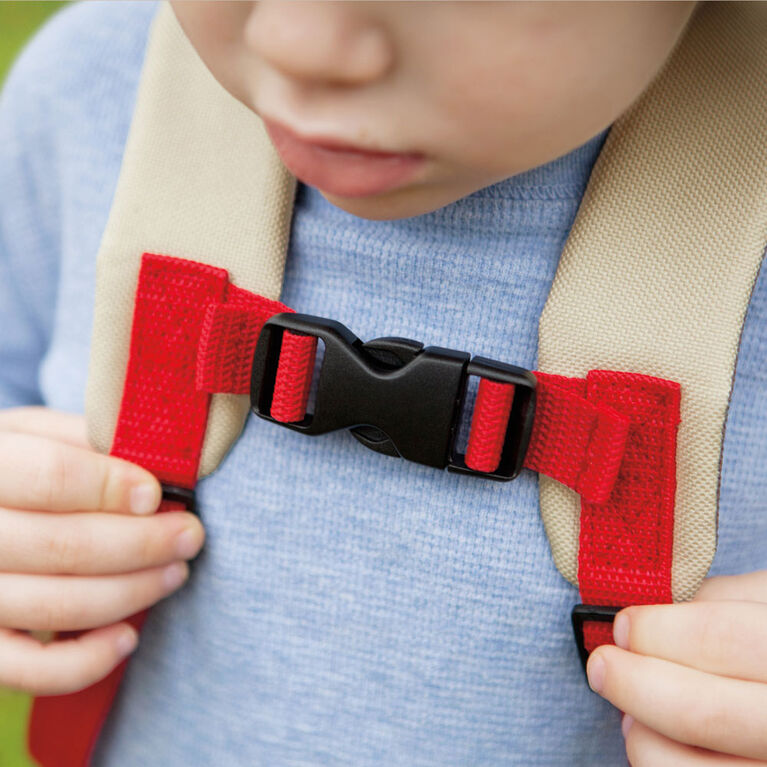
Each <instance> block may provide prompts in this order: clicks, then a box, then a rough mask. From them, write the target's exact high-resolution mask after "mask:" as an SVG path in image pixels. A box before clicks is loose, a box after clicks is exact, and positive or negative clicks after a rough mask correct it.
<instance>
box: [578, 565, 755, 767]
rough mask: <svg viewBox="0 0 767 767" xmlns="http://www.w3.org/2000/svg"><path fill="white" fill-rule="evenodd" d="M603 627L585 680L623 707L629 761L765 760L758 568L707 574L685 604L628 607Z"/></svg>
mask: <svg viewBox="0 0 767 767" xmlns="http://www.w3.org/2000/svg"><path fill="white" fill-rule="evenodd" d="M613 633H614V638H615V642H616V644H617V645H618V647H611V646H605V647H600V648H598V649H596V650H595V651H594V652H593V653H592V655H591V657H590V658H589V663H588V673H589V682H590V684H591V686H592V688H594V689H595V690H596V691H597V692H600V693H601V694H602V695H603V696H604V697H605V698H607V700H609V701H610V702H611V703H612V704H613V705H615V706H617V707H618V708H620V709H621V710H622V711H625V712H626V715H625V717H624V720H623V731H624V735H625V736H626V752H627V754H628V757H629V761H630V762H631V764H632V765H633V767H643V766H644V765H651V766H652V767H665V765H673V766H674V767H688V765H689V767H693V766H694V765H707V766H708V765H711V766H712V767H713V765H747V764H763V763H767V571H764V570H763V571H760V572H756V573H750V574H748V575H739V576H728V577H719V578H711V579H709V580H707V581H706V582H705V583H704V584H703V587H702V588H701V590H700V593H699V594H698V596H697V597H696V599H695V601H693V602H690V603H686V604H677V605H659V606H652V607H629V608H627V609H626V610H623V611H621V612H620V613H619V614H618V616H617V617H616V620H615V626H614V629H613ZM620 648H624V649H620ZM738 757H743V758H738ZM752 760H754V761H752Z"/></svg>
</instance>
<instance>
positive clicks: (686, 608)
mask: <svg viewBox="0 0 767 767" xmlns="http://www.w3.org/2000/svg"><path fill="white" fill-rule="evenodd" d="M613 634H614V637H615V642H616V644H617V645H618V646H619V647H622V648H623V649H625V650H630V651H631V652H634V653H639V654H640V655H652V656H654V657H656V658H663V659H664V660H669V661H673V662H674V663H681V664H682V665H684V666H690V667H692V668H697V669H699V670H700V671H708V672H709V673H712V674H721V675H723V676H731V677H736V678H739V679H748V680H751V681H754V682H767V604H761V603H758V602H728V601H721V602H689V603H687V604H678V605H653V606H651V607H630V608H628V609H626V610H623V611H622V612H620V613H619V614H618V615H617V616H616V619H615V624H614V628H613Z"/></svg>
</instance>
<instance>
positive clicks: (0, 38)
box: [0, 0, 63, 767]
mask: <svg viewBox="0 0 767 767" xmlns="http://www.w3.org/2000/svg"><path fill="white" fill-rule="evenodd" d="M62 5H63V3H61V2H33V1H31V0H24V2H0V83H1V82H2V81H3V79H4V78H5V75H6V73H7V71H8V69H9V68H10V66H11V63H12V62H13V60H14V58H15V57H16V55H17V53H18V52H19V51H20V50H21V48H22V46H23V45H24V43H25V42H26V41H27V40H28V39H29V37H30V35H32V33H33V32H34V31H35V30H36V29H37V28H38V27H39V26H40V24H42V23H43V21H45V19H47V18H48V17H49V16H50V15H51V14H52V13H54V12H55V11H56V10H58V9H59V8H60V7H61V6H62ZM29 704H30V698H29V696H28V695H24V694H22V693H18V692H11V691H9V690H3V689H0V767H33V762H32V761H31V760H30V759H29V757H28V756H27V753H26V727H27V717H28V715H29Z"/></svg>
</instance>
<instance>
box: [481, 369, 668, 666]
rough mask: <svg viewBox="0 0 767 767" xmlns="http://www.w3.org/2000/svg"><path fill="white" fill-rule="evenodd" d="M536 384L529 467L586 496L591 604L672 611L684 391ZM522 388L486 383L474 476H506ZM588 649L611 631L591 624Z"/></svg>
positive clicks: (599, 378)
mask: <svg viewBox="0 0 767 767" xmlns="http://www.w3.org/2000/svg"><path fill="white" fill-rule="evenodd" d="M535 376H536V379H537V381H538V386H537V389H536V413H535V423H534V426H533V432H532V436H531V440H530V447H529V448H528V452H527V456H526V459H525V467H526V468H528V469H532V470H533V471H537V472H539V473H541V474H546V475H547V476H550V477H553V478H554V479H556V480H558V481H559V482H562V483H563V484H565V485H567V486H568V487H570V488H571V489H573V490H575V491H577V492H578V493H579V494H580V496H581V518H580V540H579V555H578V582H579V585H580V590H581V598H582V601H583V603H584V604H587V605H608V606H614V607H622V606H626V605H631V604H653V603H663V602H670V601H671V563H672V556H673V535H674V496H675V492H676V432H677V426H678V424H679V420H680V415H679V412H680V411H679V408H680V396H681V395H680V387H679V384H677V383H675V382H673V381H665V380H662V379H659V378H652V377H650V376H644V375H639V374H635V373H620V372H614V371H604V370H593V371H591V372H590V373H589V374H588V376H587V377H586V378H585V379H581V378H567V377H564V376H554V375H547V374H544V373H536V374H535ZM513 388H514V387H513V386H512V385H511V384H504V383H498V382H493V381H486V380H482V381H480V385H479V390H478V392H477V400H476V404H475V410H474V415H473V419H472V427H471V432H470V436H469V446H468V448H467V452H466V463H467V465H468V466H470V467H471V468H473V469H477V470H479V471H492V470H494V469H495V468H496V467H497V465H498V461H499V460H500V451H501V446H502V444H503V436H504V435H505V433H506V426H507V424H508V419H509V414H510V412H511V402H512V398H513ZM483 451H484V452H483ZM584 640H585V645H586V649H587V650H589V651H591V650H593V649H594V647H596V646H598V645H599V644H605V643H611V642H612V624H611V623H609V622H597V621H587V622H586V623H585V624H584Z"/></svg>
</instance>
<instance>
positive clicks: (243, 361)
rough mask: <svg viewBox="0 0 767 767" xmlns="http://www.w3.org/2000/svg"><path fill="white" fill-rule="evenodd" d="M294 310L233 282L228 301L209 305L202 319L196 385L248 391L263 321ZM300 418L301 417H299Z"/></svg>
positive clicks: (231, 391) (208, 389)
mask: <svg viewBox="0 0 767 767" xmlns="http://www.w3.org/2000/svg"><path fill="white" fill-rule="evenodd" d="M292 311H293V310H292V309H290V308H288V307H287V306H285V304H281V303H280V302H279V301H271V300H270V299H268V298H264V297H263V296H257V295H255V294H254V293H249V292H248V291H247V290H243V289H242V288H238V287H236V286H235V285H230V286H229V290H228V291H227V297H226V303H220V302H217V303H213V304H211V305H210V306H208V308H207V310H206V312H205V316H204V318H203V323H202V331H201V334H200V346H199V351H198V356H197V366H196V377H195V385H196V387H197V390H198V391H204V392H209V393H211V394H215V393H218V392H227V393H229V394H247V393H248V392H250V373H251V364H252V361H253V352H254V351H255V348H256V343H257V341H258V336H259V335H260V333H261V328H263V326H264V323H265V322H266V321H267V320H268V319H269V318H270V317H272V316H273V315H275V314H280V313H282V312H292ZM299 420H300V419H299Z"/></svg>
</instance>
